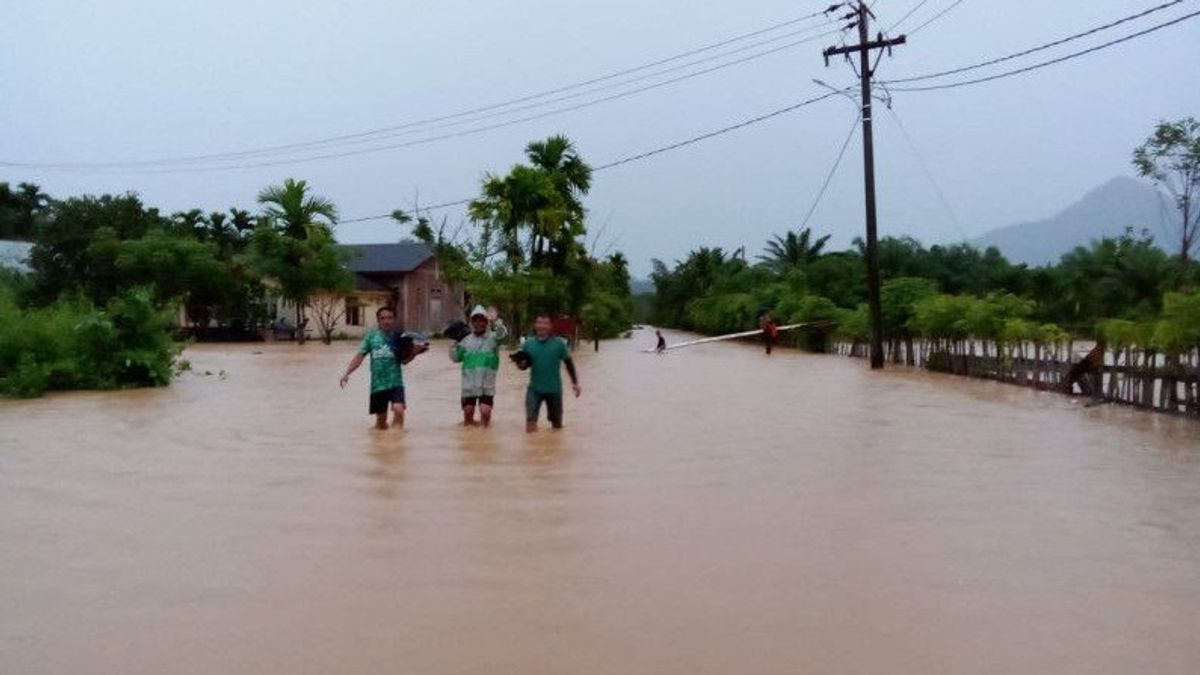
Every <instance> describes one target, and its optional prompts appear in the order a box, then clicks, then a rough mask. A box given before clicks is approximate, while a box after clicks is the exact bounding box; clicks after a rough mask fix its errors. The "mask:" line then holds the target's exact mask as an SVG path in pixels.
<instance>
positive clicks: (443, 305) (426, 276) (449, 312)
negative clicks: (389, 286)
mask: <svg viewBox="0 0 1200 675" xmlns="http://www.w3.org/2000/svg"><path fill="white" fill-rule="evenodd" d="M462 295H463V292H462V287H461V286H458V285H451V284H449V283H447V282H446V280H445V279H444V278H442V275H441V270H440V269H439V267H438V264H437V260H436V259H434V258H430V259H429V260H426V261H425V262H424V263H422V264H421V265H420V266H419V267H417V268H416V269H415V270H413V271H412V272H409V273H408V274H406V275H404V277H403V280H402V281H401V283H400V293H399V298H398V302H397V306H398V307H399V308H400V309H401V310H402V321H403V326H404V328H405V329H407V330H418V331H426V332H431V333H436V332H439V331H441V330H442V329H444V328H445V327H446V325H447V324H449V323H450V322H452V321H456V320H461V319H462V318H463V314H464V313H465V312H466V309H465V308H464V307H463V297H462Z"/></svg>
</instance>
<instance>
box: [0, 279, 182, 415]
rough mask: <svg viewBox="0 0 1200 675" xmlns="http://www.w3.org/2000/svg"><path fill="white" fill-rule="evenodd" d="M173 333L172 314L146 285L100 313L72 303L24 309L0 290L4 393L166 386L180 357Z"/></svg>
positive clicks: (0, 357) (0, 389)
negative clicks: (176, 358)
mask: <svg viewBox="0 0 1200 675" xmlns="http://www.w3.org/2000/svg"><path fill="white" fill-rule="evenodd" d="M169 331H170V314H169V312H168V311H165V310H159V309H157V308H156V307H155V305H154V299H153V294H152V292H151V291H150V290H149V289H145V288H139V289H133V290H128V291H125V292H123V293H121V294H119V295H117V296H116V297H114V298H112V299H111V300H110V301H109V302H108V304H107V305H106V306H105V307H104V308H103V309H100V308H97V307H95V306H93V305H92V304H91V303H89V302H87V301H86V300H83V299H80V298H74V299H64V300H59V301H57V302H55V303H54V304H52V305H49V306H45V307H39V308H35V309H29V310H22V309H20V308H19V307H18V306H17V305H16V302H15V301H14V299H13V297H12V295H11V294H10V293H5V292H2V291H0V393H3V394H6V395H9V396H21V397H30V396H39V395H41V394H42V393H44V392H46V391H47V390H54V389H117V388H124V387H138V386H160V385H165V384H167V383H168V382H169V381H170V379H171V371H172V364H173V362H174V360H175V357H176V355H177V354H178V352H179V348H178V346H177V345H175V344H174V343H172V342H171V339H170V332H169Z"/></svg>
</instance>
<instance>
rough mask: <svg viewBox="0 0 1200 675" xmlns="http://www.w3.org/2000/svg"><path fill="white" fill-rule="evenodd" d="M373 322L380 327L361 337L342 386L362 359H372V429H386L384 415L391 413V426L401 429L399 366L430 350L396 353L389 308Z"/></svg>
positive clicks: (416, 348)
mask: <svg viewBox="0 0 1200 675" xmlns="http://www.w3.org/2000/svg"><path fill="white" fill-rule="evenodd" d="M375 320H376V321H377V322H378V324H379V327H378V328H376V329H373V330H372V331H371V332H369V333H367V334H366V336H365V337H363V341H362V344H360V345H359V347H358V353H357V354H355V355H354V358H352V359H350V365H349V366H348V367H347V368H346V373H345V374H344V375H342V379H341V382H340V384H341V386H342V388H343V389H344V388H345V387H346V383H347V382H349V381H350V374H351V373H353V372H354V371H355V370H357V369H358V367H359V366H361V365H362V362H363V359H365V358H366V357H367V355H370V357H371V403H370V406H369V407H368V410H369V411H370V414H372V415H374V416H375V428H376V429H387V428H388V423H387V411H388V407H389V406H390V407H391V409H392V424H393V425H394V426H395V427H396V428H397V429H399V428H402V427H404V403H405V400H404V373H403V371H402V370H401V367H400V364H401V363H402V362H403V363H408V362H409V361H412V360H413V359H414V358H416V356H417V354H420V353H421V352H423V351H425V350H426V349H429V345H419V346H418V345H414V346H413V350H412V353H410V354H407V355H404V356H402V355H400V354H398V353H397V347H396V338H397V337H398V336H397V335H396V334H395V327H396V312H395V310H393V309H392V308H391V307H380V308H379V309H378V310H376V311H375Z"/></svg>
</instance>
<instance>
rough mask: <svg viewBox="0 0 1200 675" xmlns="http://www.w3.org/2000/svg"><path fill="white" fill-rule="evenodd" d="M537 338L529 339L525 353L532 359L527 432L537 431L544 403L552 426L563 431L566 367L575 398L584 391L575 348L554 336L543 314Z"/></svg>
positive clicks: (536, 325) (527, 392)
mask: <svg viewBox="0 0 1200 675" xmlns="http://www.w3.org/2000/svg"><path fill="white" fill-rule="evenodd" d="M533 328H534V333H535V336H534V337H532V338H529V339H527V340H525V343H524V344H522V345H521V351H522V352H524V353H525V355H526V356H527V357H528V358H529V364H530V365H529V388H528V389H526V390H525V431H527V432H529V433H533V432H534V431H537V423H538V414H539V413H540V412H541V409H542V403H543V402H545V404H546V413H547V417H549V418H550V425H551V426H553V427H554V428H555V429H561V428H562V425H563V386H562V366H564V365H565V366H566V367H567V375H569V376H570V377H571V390H572V391H573V392H574V393H575V398H579V395H580V394H581V393H582V392H583V390H582V389H580V388H579V378H578V376H577V375H576V373H575V362H574V361H572V360H571V349H570V347H568V346H567V341H566V340H564V339H562V338H560V337H556V336H553V335H551V334H550V330H551V323H550V316H549V315H547V314H541V315H539V316H538V317H537V319H535V320H534V324H533Z"/></svg>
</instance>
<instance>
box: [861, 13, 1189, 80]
mask: <svg viewBox="0 0 1200 675" xmlns="http://www.w3.org/2000/svg"><path fill="white" fill-rule="evenodd" d="M1197 16H1200V12H1192V13H1191V14H1185V15H1183V16H1181V17H1179V18H1177V19H1172V20H1171V21H1167V22H1164V23H1160V24H1158V25H1156V26H1151V27H1150V28H1147V29H1145V30H1140V31H1138V32H1136V33H1131V34H1129V35H1126V36H1125V37H1122V38H1118V39H1116V40H1110V41H1108V42H1105V43H1104V44H1100V45H1096V46H1095V47H1089V48H1088V49H1084V50H1081V51H1078V52H1074V53H1071V54H1067V55H1066V56H1060V57H1058V58H1056V59H1051V60H1049V61H1043V62H1041V63H1035V64H1033V65H1031V66H1026V67H1024V68H1017V69H1016V70H1009V71H1006V72H1003V73H999V74H997V75H989V76H988V77H978V78H975V79H971V80H962V81H959V82H951V83H949V84H936V85H928V86H923V87H892V88H891V90H892V91H934V90H937V89H953V88H955V87H965V86H967V85H971V84H980V83H982V82H991V81H992V80H999V79H1002V78H1005V77H1012V76H1013V75H1020V74H1023V73H1028V72H1030V71H1034V70H1038V69H1040V68H1045V67H1047V66H1052V65H1054V64H1057V63H1062V62H1064V61H1070V60H1071V59H1075V58H1078V57H1080V56H1084V55H1086V54H1091V53H1092V52H1098V51H1100V50H1102V49H1107V48H1109V47H1113V46H1115V45H1119V44H1121V43H1123V42H1129V41H1130V40H1133V39H1135V38H1139V37H1143V36H1145V35H1149V34H1150V33H1153V32H1155V31H1158V30H1162V29H1163V28H1167V27H1170V26H1174V25H1176V24H1179V23H1183V22H1184V21H1187V20H1188V19H1193V18H1195V17H1197ZM897 81H898V80H890V81H888V82H884V84H891V83H894V82H897Z"/></svg>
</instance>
